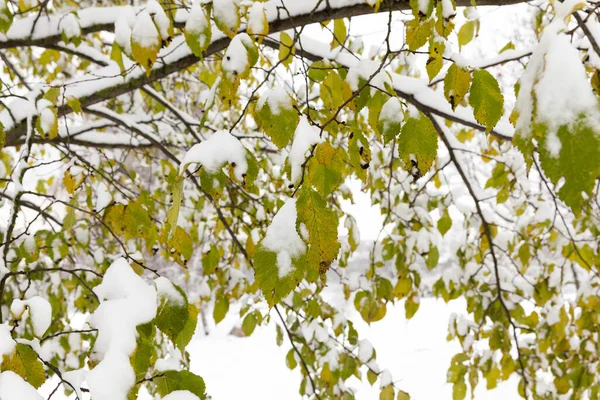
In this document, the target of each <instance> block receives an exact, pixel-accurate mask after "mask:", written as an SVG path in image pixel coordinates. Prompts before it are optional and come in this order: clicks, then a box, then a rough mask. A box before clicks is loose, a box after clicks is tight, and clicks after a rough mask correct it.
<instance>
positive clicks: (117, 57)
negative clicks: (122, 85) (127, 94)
mask: <svg viewBox="0 0 600 400" xmlns="http://www.w3.org/2000/svg"><path fill="white" fill-rule="evenodd" d="M110 59H111V60H112V61H114V62H116V63H117V65H118V66H119V70H120V71H121V73H124V72H125V64H123V50H122V49H121V46H119V44H118V43H117V41H116V40H115V41H114V42H113V45H112V49H111V51H110Z"/></svg>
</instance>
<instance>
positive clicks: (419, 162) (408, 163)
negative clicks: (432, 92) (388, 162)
mask: <svg viewBox="0 0 600 400" xmlns="http://www.w3.org/2000/svg"><path fill="white" fill-rule="evenodd" d="M437 148H438V135H437V132H436V131H435V128H434V127H433V124H432V123H431V121H430V120H429V118H427V117H425V116H424V115H421V116H420V117H419V118H409V119H408V120H407V121H406V123H405V124H404V126H403V127H402V133H400V138H399V139H398V154H399V155H400V158H401V159H402V161H404V167H405V168H406V170H407V171H409V172H412V173H413V175H414V174H417V175H416V176H421V175H423V174H425V173H427V171H429V169H430V168H431V166H432V165H433V161H434V160H435V157H436V155H437Z"/></svg>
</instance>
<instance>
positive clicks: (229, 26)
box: [213, 0, 241, 38]
mask: <svg viewBox="0 0 600 400" xmlns="http://www.w3.org/2000/svg"><path fill="white" fill-rule="evenodd" d="M213 17H214V20H215V25H217V28H219V29H220V30H221V31H222V32H223V33H225V34H226V35H227V36H229V37H230V38H233V37H234V36H235V34H236V33H237V31H238V29H239V27H240V23H241V20H240V9H239V6H238V4H237V1H235V0H214V1H213Z"/></svg>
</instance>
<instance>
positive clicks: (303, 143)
mask: <svg viewBox="0 0 600 400" xmlns="http://www.w3.org/2000/svg"><path fill="white" fill-rule="evenodd" d="M319 133H320V132H319V130H318V129H317V128H316V127H314V126H312V125H311V124H310V123H309V122H308V119H306V117H305V116H302V118H300V122H299V123H298V126H297V127H296V131H295V132H294V141H293V142H292V149H291V150H290V156H289V160H290V165H291V166H292V176H291V181H292V183H293V184H295V183H297V182H298V181H299V180H300V177H301V176H302V164H304V162H305V161H306V157H307V155H308V152H309V151H310V150H311V149H312V147H313V146H314V145H315V144H317V143H321V142H322V141H323V138H321V136H320V135H319Z"/></svg>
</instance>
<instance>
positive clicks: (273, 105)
mask: <svg viewBox="0 0 600 400" xmlns="http://www.w3.org/2000/svg"><path fill="white" fill-rule="evenodd" d="M265 102H266V103H267V104H268V105H269V109H270V110H271V113H273V114H279V112H280V111H281V110H282V109H283V110H289V109H291V108H292V98H291V97H290V95H289V94H288V92H287V91H286V90H285V87H284V86H283V85H275V86H273V88H271V89H269V90H267V91H265V92H264V93H263V94H262V95H261V96H260V97H259V99H258V101H257V102H256V108H257V109H259V110H260V109H261V108H263V107H264V105H265Z"/></svg>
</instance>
